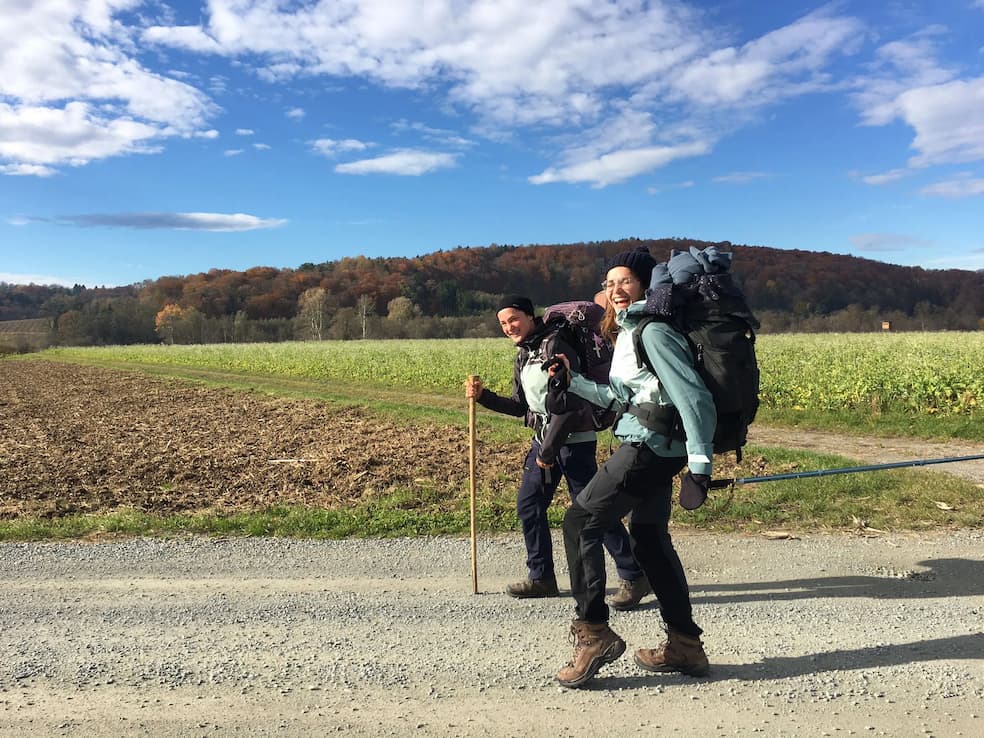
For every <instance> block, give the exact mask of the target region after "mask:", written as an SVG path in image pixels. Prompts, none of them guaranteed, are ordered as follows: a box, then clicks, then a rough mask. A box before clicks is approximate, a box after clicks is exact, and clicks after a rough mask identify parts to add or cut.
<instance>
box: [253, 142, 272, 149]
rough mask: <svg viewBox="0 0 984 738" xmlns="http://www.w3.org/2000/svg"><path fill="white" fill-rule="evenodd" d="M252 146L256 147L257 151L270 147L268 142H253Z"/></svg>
mask: <svg viewBox="0 0 984 738" xmlns="http://www.w3.org/2000/svg"><path fill="white" fill-rule="evenodd" d="M253 148H254V149H256V150H257V151H266V150H267V149H269V148H270V144H265V143H255V144H253Z"/></svg>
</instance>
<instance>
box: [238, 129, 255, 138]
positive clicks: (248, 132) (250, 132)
mask: <svg viewBox="0 0 984 738" xmlns="http://www.w3.org/2000/svg"><path fill="white" fill-rule="evenodd" d="M254 133H255V131H253V129H252V128H237V129H236V135H237V136H252V135H253V134H254Z"/></svg>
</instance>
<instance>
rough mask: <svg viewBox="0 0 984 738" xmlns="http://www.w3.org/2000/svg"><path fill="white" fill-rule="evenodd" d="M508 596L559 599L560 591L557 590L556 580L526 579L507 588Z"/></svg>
mask: <svg viewBox="0 0 984 738" xmlns="http://www.w3.org/2000/svg"><path fill="white" fill-rule="evenodd" d="M506 594H507V595H509V596H510V597H519V598H520V599H523V598H526V597H559V596H560V591H559V590H558V589H557V580H556V579H524V580H523V581H522V582H516V583H515V584H510V585H509V586H507V587H506Z"/></svg>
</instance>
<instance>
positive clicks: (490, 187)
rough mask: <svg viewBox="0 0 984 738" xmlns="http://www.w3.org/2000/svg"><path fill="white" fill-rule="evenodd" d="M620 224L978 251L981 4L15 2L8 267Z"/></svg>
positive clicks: (590, 235)
mask: <svg viewBox="0 0 984 738" xmlns="http://www.w3.org/2000/svg"><path fill="white" fill-rule="evenodd" d="M631 236H635V237H640V238H662V237H673V236H680V237H690V238H699V239H706V240H714V241H717V240H730V241H733V242H735V243H746V244H757V245H766V246H774V247H778V248H789V249H793V248H796V249H809V250H816V251H831V252H835V253H844V254H855V255H857V256H863V257H867V258H871V259H876V260H879V261H885V262H890V263H893V264H906V265H918V266H922V267H925V268H932V269H941V268H960V269H981V268H984V0H926V1H925V2H903V1H893V0H879V1H878V2H851V1H850V0H845V1H843V2H832V3H827V4H823V3H811V2H801V1H800V0H788V1H787V2H781V3H780V2H775V3H771V2H761V1H760V0H725V1H723V2H715V3H711V2H662V1H660V0H652V1H651V2H642V1H641V0H608V2H603V1H602V0H538V1H537V2H529V0H485V1H480V2H471V1H469V0H418V1H417V2H410V1H409V0H406V1H401V0H331V1H329V0H321V1H315V0H204V1H202V0H198V1H192V0H174V1H171V2H156V1H153V0H149V1H146V2H144V1H141V0H0V281H7V282H15V283H26V282H35V283H45V284H49V283H50V284H68V285H71V284H74V283H81V284H85V285H87V286H90V287H93V286H100V285H121V284H131V283H134V282H139V281H141V280H144V279H155V278H157V277H160V276H163V275H172V274H192V273H196V272H200V271H206V270H208V269H212V268H220V269H246V268H249V267H251V266H275V267H297V266H299V265H300V264H302V263H305V262H314V263H320V262H323V261H332V260H335V259H339V258H341V257H343V256H354V255H359V254H364V255H368V256H414V255H419V254H425V253H429V252H432V251H436V250H438V249H449V248H454V247H456V246H487V245H489V244H493V243H497V244H531V243H567V242H575V241H595V240H604V239H618V238H624V237H631ZM657 256H660V255H657Z"/></svg>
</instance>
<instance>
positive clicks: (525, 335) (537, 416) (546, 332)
mask: <svg viewBox="0 0 984 738" xmlns="http://www.w3.org/2000/svg"><path fill="white" fill-rule="evenodd" d="M496 317H497V318H498V320H499V325H500V326H501V328H502V332H503V333H504V334H505V335H506V336H507V337H508V338H509V339H510V340H511V341H512V342H513V344H515V346H516V348H517V349H518V350H517V352H516V361H515V363H514V365H513V383H512V397H503V396H500V395H498V394H496V393H495V392H493V391H492V390H490V389H488V388H487V387H484V386H483V385H482V382H481V380H479V379H476V380H475V381H473V382H469V381H467V380H466V383H465V397H469V398H472V397H473V398H475V400H476V401H477V402H478V403H479V404H480V405H482V407H485V408H487V409H489V410H493V411H495V412H499V413H504V414H506V415H512V416H515V417H522V418H525V423H526V425H527V426H528V427H530V428H532V429H533V441H532V443H531V445H530V450H529V453H528V454H527V455H526V461H525V462H524V464H523V475H522V480H521V482H520V485H519V491H518V493H517V496H516V512H517V514H518V516H519V520H520V522H521V524H522V528H523V539H524V541H525V543H526V566H527V569H528V575H527V578H526V579H524V580H523V581H520V582H516V583H514V584H510V585H509V586H508V587H506V593H507V594H509V595H510V596H512V597H556V596H558V595H559V592H558V590H557V578H556V575H555V574H554V562H553V542H552V540H551V537H550V525H549V523H548V521H547V508H548V507H549V506H550V502H551V501H552V500H553V496H554V492H556V490H557V486H558V485H559V483H560V478H561V476H563V478H564V479H565V480H567V490H568V492H569V493H570V495H571V499H572V500H574V499H576V498H577V495H578V493H579V492H580V491H581V490H582V489H583V488H584V487H585V485H586V484H587V483H588V481H589V480H590V479H591V478H592V477H593V476H594V475H595V472H597V470H598V464H597V461H596V457H595V454H596V450H597V443H598V440H597V435H598V434H597V431H596V429H595V428H596V426H595V422H594V417H593V413H592V409H591V406H590V405H588V404H587V403H582V402H578V403H572V405H571V407H572V408H573V409H571V410H569V411H568V412H564V413H562V414H551V413H549V412H548V411H547V409H546V402H547V382H548V381H549V376H548V374H547V372H545V371H543V365H544V363H545V362H546V361H547V360H548V359H549V358H550V357H552V356H554V355H556V354H564V355H565V356H568V357H573V358H572V359H571V360H572V361H573V362H574V364H575V365H576V364H577V358H576V357H577V351H576V350H575V348H574V347H572V346H570V345H569V344H568V343H567V342H566V341H565V340H563V338H562V337H561V336H559V335H558V334H557V332H556V330H555V329H554V328H553V327H551V326H549V325H547V324H545V323H544V322H543V320H542V319H541V318H537V317H535V316H534V310H533V303H532V301H530V299H529V298H527V297H523V296H521V295H508V296H506V297H505V298H504V299H503V300H502V301H501V303H500V304H499V307H498V310H497V312H496ZM604 547H605V548H606V549H607V550H608V552H609V554H611V556H612V558H613V559H614V560H615V567H616V571H617V573H618V576H619V578H620V579H621V586H620V588H619V590H618V592H617V593H616V594H615V595H614V596H613V597H611V598H610V599H609V605H610V606H611V607H613V608H615V609H618V610H630V609H632V608H634V607H636V606H637V605H638V604H639V602H640V601H641V600H642V598H643V597H645V596H646V595H647V594H649V593H650V592H651V591H652V589H651V588H650V586H649V581H648V580H647V579H646V577H645V575H644V574H643V572H642V569H641V568H640V567H639V565H638V564H637V563H636V561H635V558H634V557H633V556H632V550H631V546H630V542H629V536H628V532H627V531H626V530H625V526H624V525H623V524H622V522H621V521H620V520H619V521H615V522H614V523H613V524H612V525H611V527H610V529H609V530H608V531H607V532H606V533H605V535H604Z"/></svg>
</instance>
